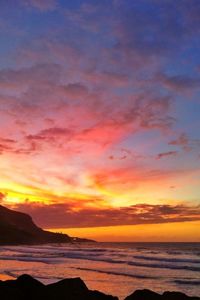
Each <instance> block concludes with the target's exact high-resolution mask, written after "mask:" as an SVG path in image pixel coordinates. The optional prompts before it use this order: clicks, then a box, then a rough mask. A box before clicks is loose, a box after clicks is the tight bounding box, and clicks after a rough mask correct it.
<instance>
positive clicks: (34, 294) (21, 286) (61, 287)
mask: <svg viewBox="0 0 200 300" xmlns="http://www.w3.org/2000/svg"><path fill="white" fill-rule="evenodd" d="M0 299H1V300H44V299H45V300H118V298H117V297H115V296H111V295H106V294H104V293H101V292H99V291H92V290H89V289H88V288H87V286H86V285H85V283H84V282H83V281H82V280H81V279H80V278H69V279H63V280H61V281H58V282H56V283H52V284H48V285H44V284H43V283H41V282H40V281H38V280H36V279H34V278H33V277H31V276H29V275H26V274H25V275H21V276H20V277H18V278H17V279H16V280H6V281H0ZM125 300H200V298H198V297H189V296H187V295H185V294H183V293H180V292H164V293H163V294H162V295H160V294H157V293H155V292H153V291H151V290H137V291H135V292H134V293H133V294H131V295H130V296H128V297H126V298H125Z"/></svg>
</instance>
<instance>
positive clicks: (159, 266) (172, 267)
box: [128, 262, 200, 272]
mask: <svg viewBox="0 0 200 300" xmlns="http://www.w3.org/2000/svg"><path fill="white" fill-rule="evenodd" d="M128 264H129V265H131V266H136V267H145V268H155V269H170V270H185V271H194V272H200V267H193V266H178V265H167V264H145V263H140V262H128Z"/></svg>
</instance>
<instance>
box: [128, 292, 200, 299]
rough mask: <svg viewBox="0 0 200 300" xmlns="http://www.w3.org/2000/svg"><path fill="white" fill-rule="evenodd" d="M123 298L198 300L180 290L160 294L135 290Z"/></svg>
mask: <svg viewBox="0 0 200 300" xmlns="http://www.w3.org/2000/svg"><path fill="white" fill-rule="evenodd" d="M125 300H200V298H198V297H189V296H187V295H185V294H183V293H180V292H164V293H163V294H162V295H160V294H158V293H155V292H152V291H151V290H137V291H135V292H134V293H133V294H131V295H130V296H128V297H126V298H125Z"/></svg>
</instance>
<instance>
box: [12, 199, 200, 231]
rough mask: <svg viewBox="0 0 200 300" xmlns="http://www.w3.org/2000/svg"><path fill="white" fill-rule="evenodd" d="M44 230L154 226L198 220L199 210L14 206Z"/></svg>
mask: <svg viewBox="0 0 200 300" xmlns="http://www.w3.org/2000/svg"><path fill="white" fill-rule="evenodd" d="M15 208H16V209H18V210H20V211H23V212H27V213H29V214H31V215H32V217H33V219H34V220H35V221H36V222H37V223H38V224H39V225H40V226H43V227H45V228H83V227H101V226H117V225H137V224H158V223H170V222H186V221H195V220H200V207H199V206H187V205H175V206H173V205H149V204H137V205H132V206H129V207H119V208H109V207H108V208H98V209H96V208H85V209H84V208H83V209H80V208H79V209H76V206H75V207H73V206H71V205H70V204H67V200H66V203H63V204H53V205H42V204H34V203H33V204H31V203H24V204H16V205H15Z"/></svg>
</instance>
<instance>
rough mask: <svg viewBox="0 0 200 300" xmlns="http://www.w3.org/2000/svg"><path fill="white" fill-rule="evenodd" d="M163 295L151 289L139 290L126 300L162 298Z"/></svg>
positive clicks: (159, 299)
mask: <svg viewBox="0 0 200 300" xmlns="http://www.w3.org/2000/svg"><path fill="white" fill-rule="evenodd" d="M161 299H162V296H161V295H159V294H157V293H155V292H153V291H150V290H146V289H144V290H137V291H135V292H134V293H133V294H131V295H130V296H128V297H126V298H125V300H161Z"/></svg>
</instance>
